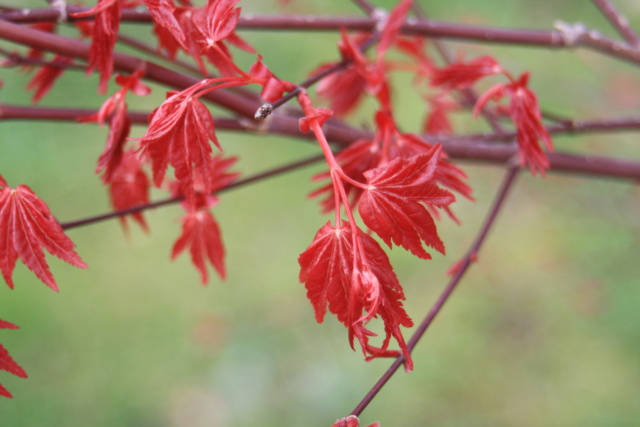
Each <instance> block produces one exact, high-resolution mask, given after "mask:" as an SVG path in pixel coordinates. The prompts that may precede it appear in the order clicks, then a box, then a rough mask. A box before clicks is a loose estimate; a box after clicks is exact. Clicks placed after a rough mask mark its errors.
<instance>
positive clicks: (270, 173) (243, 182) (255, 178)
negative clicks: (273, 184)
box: [60, 155, 324, 230]
mask: <svg viewBox="0 0 640 427" xmlns="http://www.w3.org/2000/svg"><path fill="white" fill-rule="evenodd" d="M322 160H324V156H323V155H318V156H313V157H308V158H306V159H302V160H298V161H296V162H291V163H287V164H286V165H283V166H280V167H277V168H273V169H269V170H267V171H265V172H261V173H258V174H255V175H252V176H250V177H247V178H244V179H240V180H238V181H236V182H234V183H232V184H230V185H228V186H226V187H224V188H222V189H220V190H218V192H225V191H228V190H232V189H234V188H240V187H244V186H247V185H249V184H252V183H255V182H259V181H263V180H265V179H267V178H272V177H276V176H279V175H282V174H285V173H287V172H291V171H294V170H297V169H301V168H303V167H306V166H309V165H312V164H314V163H318V162H320V161H322ZM182 199H183V197H171V198H167V199H163V200H158V201H156V202H153V203H148V204H145V205H139V206H135V207H132V208H129V209H123V210H118V211H112V212H107V213H104V214H101V215H95V216H91V217H87V218H82V219H78V220H74V221H69V222H63V223H60V226H61V227H62V229H63V230H68V229H71V228H78V227H82V226H85V225H90V224H95V223H98V222H102V221H106V220H109V219H115V218H119V217H121V216H124V215H129V214H133V213H136V212H142V211H146V210H149V209H154V208H159V207H162V206H169V205H173V204H176V203H178V202H180V201H181V200H182Z"/></svg>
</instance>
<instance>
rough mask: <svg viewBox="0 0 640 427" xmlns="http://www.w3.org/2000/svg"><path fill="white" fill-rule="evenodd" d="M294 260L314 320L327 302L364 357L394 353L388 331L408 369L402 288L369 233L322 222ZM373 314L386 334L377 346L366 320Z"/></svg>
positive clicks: (406, 319) (407, 324) (321, 316)
mask: <svg viewBox="0 0 640 427" xmlns="http://www.w3.org/2000/svg"><path fill="white" fill-rule="evenodd" d="M298 263H299V264H300V276H299V279H300V282H301V283H304V284H305V287H306V289H307V298H309V300H310V301H311V304H312V305H313V307H314V310H315V314H316V320H317V321H318V322H322V320H323V319H324V315H325V313H326V310H327V307H328V308H329V311H330V312H331V313H333V314H335V315H336V317H337V318H338V320H339V321H340V322H342V323H343V324H344V325H345V326H346V327H347V329H348V332H349V341H350V343H351V347H352V348H353V344H354V338H357V339H358V341H359V343H360V346H361V348H362V350H363V352H364V353H365V356H366V358H367V360H370V359H372V358H375V357H395V356H397V355H398V354H399V353H398V352H397V351H393V350H389V349H388V346H389V341H390V339H391V337H393V338H395V339H396V341H397V342H398V344H399V346H400V349H401V350H402V353H403V354H404V356H405V358H406V360H407V362H406V367H407V369H408V370H410V369H411V367H412V362H411V357H410V355H409V351H408V349H407V346H406V344H405V342H404V338H403V337H402V332H401V331H400V326H404V327H410V326H412V324H413V323H412V322H411V319H410V318H409V316H408V315H407V313H406V312H405V311H404V308H403V307H402V300H404V293H403V291H402V288H401V286H400V283H399V282H398V279H397V277H396V275H395V273H394V272H393V267H392V266H391V264H390V263H389V259H388V258H387V255H386V254H385V253H384V251H383V250H382V248H381V247H380V245H379V244H378V243H377V242H376V241H375V240H374V239H373V238H371V237H370V236H368V235H367V234H365V233H363V232H362V231H361V230H360V229H356V235H355V236H353V231H352V227H351V225H350V224H349V223H348V222H346V221H343V223H342V225H341V226H339V227H334V226H332V225H331V224H330V223H327V224H326V225H325V226H324V227H322V228H321V229H320V230H319V231H318V233H317V234H316V236H315V238H314V239H313V242H312V243H311V245H310V246H309V247H308V248H307V249H306V250H305V251H304V252H303V253H302V254H301V255H300V257H299V258H298ZM374 317H380V318H381V319H382V321H383V322H384V329H385V338H384V340H383V342H382V345H381V346H380V347H375V346H373V345H371V344H370V343H369V339H370V337H372V336H375V334H374V333H373V332H371V331H370V330H368V329H367V328H366V324H367V323H368V322H369V321H370V320H371V319H373V318H374Z"/></svg>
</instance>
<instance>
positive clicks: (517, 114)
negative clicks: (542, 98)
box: [473, 73, 553, 176]
mask: <svg viewBox="0 0 640 427" xmlns="http://www.w3.org/2000/svg"><path fill="white" fill-rule="evenodd" d="M528 81H529V73H524V74H522V75H521V76H520V78H518V80H513V81H511V82H510V83H505V84H499V85H496V86H494V87H492V88H491V89H489V90H488V91H487V92H486V93H484V94H483V95H482V96H481V97H480V98H478V101H477V102H476V105H475V107H474V109H473V112H474V114H475V115H476V116H477V115H478V114H479V113H480V111H482V108H483V107H484V105H485V104H486V103H487V102H488V101H489V100H493V101H499V100H500V99H502V98H503V97H505V96H508V97H510V98H511V101H510V102H509V106H508V110H509V114H510V115H511V120H512V121H513V123H514V124H515V126H516V130H517V132H516V133H517V141H518V154H519V156H520V164H521V165H522V166H525V165H527V164H528V165H529V168H530V169H531V173H532V174H533V175H534V176H535V175H536V173H537V172H539V173H540V174H541V175H543V176H544V172H545V170H547V169H549V159H548V158H547V155H546V154H545V152H544V151H543V150H542V147H541V146H540V143H539V141H540V140H542V142H543V143H544V145H545V147H546V148H547V150H549V151H551V152H552V151H553V142H552V141H551V136H550V135H549V133H548V132H547V130H546V129H545V127H544V125H543V124H542V115H541V113H540V107H539V105H538V98H537V97H536V94H535V93H534V92H533V91H532V90H531V89H529V88H528V87H527V83H528Z"/></svg>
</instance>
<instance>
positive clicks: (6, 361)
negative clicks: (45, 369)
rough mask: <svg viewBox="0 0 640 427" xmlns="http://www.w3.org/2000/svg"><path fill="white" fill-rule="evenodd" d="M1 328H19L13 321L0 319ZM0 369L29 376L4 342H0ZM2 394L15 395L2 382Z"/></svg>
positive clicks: (0, 387) (6, 395) (5, 395)
mask: <svg viewBox="0 0 640 427" xmlns="http://www.w3.org/2000/svg"><path fill="white" fill-rule="evenodd" d="M0 329H18V327H17V326H16V325H14V324H13V323H9V322H7V321H6V320H2V319H0ZM0 371H6V372H9V373H10V374H12V375H15V376H17V377H20V378H27V373H26V372H25V371H24V369H22V367H21V366H20V365H18V364H17V363H16V362H15V360H13V358H12V357H11V355H10V354H9V352H8V351H7V349H6V348H4V346H3V345H2V344H0ZM0 396H4V397H9V398H11V397H13V396H12V395H11V393H9V390H7V389H6V388H4V387H3V386H2V384H0Z"/></svg>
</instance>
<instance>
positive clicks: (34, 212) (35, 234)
mask: <svg viewBox="0 0 640 427" xmlns="http://www.w3.org/2000/svg"><path fill="white" fill-rule="evenodd" d="M0 224H2V227H0V270H2V275H3V276H4V280H5V281H6V282H7V285H8V286H9V287H10V288H13V287H14V284H13V280H12V279H11V276H12V274H13V269H14V268H15V264H16V261H17V260H18V258H20V260H21V261H22V262H23V263H24V264H25V265H26V266H27V267H28V268H29V269H30V270H31V271H32V272H33V273H34V274H35V275H36V276H37V277H38V278H39V279H40V280H42V281H43V282H44V283H45V284H46V285H47V286H49V287H50V288H51V289H53V290H55V291H57V290H58V286H57V285H56V281H55V279H54V278H53V275H52V274H51V271H50V270H49V266H48V265H47V262H46V260H45V256H44V252H43V251H42V248H44V249H46V250H47V251H48V252H49V253H50V254H52V255H55V256H56V257H58V258H60V259H61V260H63V261H66V262H68V263H69V264H71V265H74V266H76V267H79V268H87V264H85V263H84V262H83V261H82V259H80V257H79V256H78V254H77V253H76V252H75V251H74V250H73V248H74V247H75V244H74V243H73V242H72V241H71V239H69V238H68V237H67V236H66V235H65V234H64V232H63V231H62V228H60V225H59V224H58V222H57V221H56V219H55V218H54V217H53V215H51V212H50V211H49V207H48V206H47V205H46V204H45V203H44V202H43V201H42V200H40V199H39V198H38V196H36V195H35V194H34V192H33V191H31V189H30V188H29V187H27V186H26V185H19V186H18V187H16V188H15V189H14V188H10V187H9V186H8V185H7V182H6V181H5V180H4V178H2V176H0Z"/></svg>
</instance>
